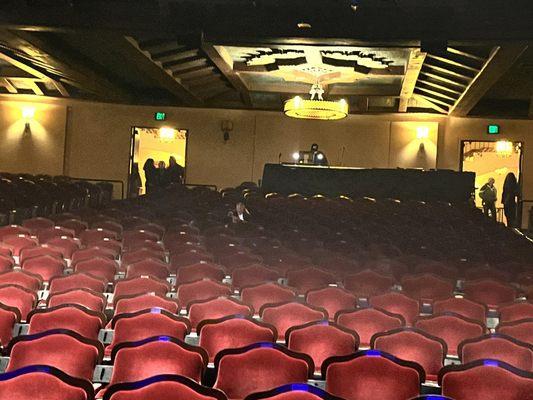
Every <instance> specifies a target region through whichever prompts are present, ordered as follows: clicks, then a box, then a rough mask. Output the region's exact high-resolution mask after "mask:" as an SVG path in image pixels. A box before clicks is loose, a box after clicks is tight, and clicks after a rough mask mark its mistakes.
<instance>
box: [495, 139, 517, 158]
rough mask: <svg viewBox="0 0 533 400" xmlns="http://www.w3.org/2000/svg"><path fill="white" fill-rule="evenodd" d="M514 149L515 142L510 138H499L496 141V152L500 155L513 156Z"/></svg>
mask: <svg viewBox="0 0 533 400" xmlns="http://www.w3.org/2000/svg"><path fill="white" fill-rule="evenodd" d="M513 150H514V149H513V142H510V141H508V140H498V141H497V142H496V154H498V155H499V156H500V157H511V156H512V155H513Z"/></svg>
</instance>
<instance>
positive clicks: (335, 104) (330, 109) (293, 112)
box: [284, 82, 348, 121]
mask: <svg viewBox="0 0 533 400" xmlns="http://www.w3.org/2000/svg"><path fill="white" fill-rule="evenodd" d="M323 93H324V89H323V88H322V85H320V83H318V82H317V83H315V84H314V85H313V86H312V88H311V90H310V92H309V94H310V95H311V99H309V100H304V99H302V98H301V97H300V96H296V97H294V98H292V99H289V100H287V101H286V102H285V107H284V112H285V115H286V116H288V117H291V118H300V119H318V120H327V121H331V120H337V119H342V118H345V117H346V116H347V115H348V103H347V102H346V100H344V99H341V100H339V101H326V100H324V99H323V97H322V94H323Z"/></svg>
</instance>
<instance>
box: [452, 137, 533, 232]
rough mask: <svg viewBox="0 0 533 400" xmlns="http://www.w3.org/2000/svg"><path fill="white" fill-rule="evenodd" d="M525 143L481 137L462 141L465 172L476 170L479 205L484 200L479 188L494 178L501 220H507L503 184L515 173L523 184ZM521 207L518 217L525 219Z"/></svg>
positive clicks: (497, 207) (462, 168)
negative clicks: (481, 138) (508, 176)
mask: <svg viewBox="0 0 533 400" xmlns="http://www.w3.org/2000/svg"><path fill="white" fill-rule="evenodd" d="M522 152H523V143H522V142H510V141H506V140H499V141H480V140H463V141H462V142H461V165H460V169H461V171H466V172H475V174H476V183H475V199H476V206H477V207H478V208H482V207H483V206H482V200H481V198H480V197H479V189H480V188H481V186H483V185H484V184H485V183H487V181H488V180H489V178H494V180H495V183H494V186H496V189H497V194H498V200H497V202H496V212H497V220H498V222H506V221H505V217H504V213H503V205H502V204H501V195H502V191H503V183H504V181H505V177H506V176H507V174H508V173H510V172H512V173H513V174H515V176H516V178H517V179H518V184H519V186H520V187H521V183H522V180H521V174H522V156H523V154H522ZM521 216H522V213H521V210H520V209H518V210H517V220H518V222H521Z"/></svg>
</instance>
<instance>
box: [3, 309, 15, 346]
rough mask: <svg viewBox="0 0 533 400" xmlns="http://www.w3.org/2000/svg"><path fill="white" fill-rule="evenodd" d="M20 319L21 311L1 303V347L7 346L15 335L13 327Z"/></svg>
mask: <svg viewBox="0 0 533 400" xmlns="http://www.w3.org/2000/svg"><path fill="white" fill-rule="evenodd" d="M19 321H20V311H19V310H18V309H17V308H15V307H9V306H6V305H4V304H1V303H0V347H5V346H7V344H8V343H9V341H10V340H11V338H12V337H13V327H14V325H15V323H17V322H19Z"/></svg>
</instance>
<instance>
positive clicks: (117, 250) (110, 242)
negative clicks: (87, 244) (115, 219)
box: [91, 238, 122, 259]
mask: <svg viewBox="0 0 533 400" xmlns="http://www.w3.org/2000/svg"><path fill="white" fill-rule="evenodd" d="M91 247H96V248H99V249H101V250H103V251H106V252H107V253H109V254H110V255H112V256H113V258H114V259H117V258H118V256H119V255H120V254H121V253H122V242H119V241H118V240H115V239H109V238H103V239H100V240H97V241H95V242H92V243H91Z"/></svg>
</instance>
